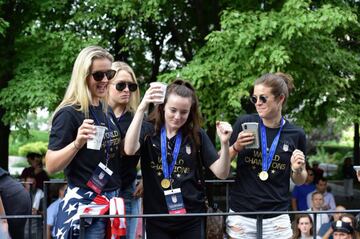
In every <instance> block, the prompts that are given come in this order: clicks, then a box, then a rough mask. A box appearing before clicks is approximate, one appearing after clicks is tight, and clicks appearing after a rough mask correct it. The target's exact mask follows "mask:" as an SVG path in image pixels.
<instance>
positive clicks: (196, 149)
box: [124, 80, 232, 239]
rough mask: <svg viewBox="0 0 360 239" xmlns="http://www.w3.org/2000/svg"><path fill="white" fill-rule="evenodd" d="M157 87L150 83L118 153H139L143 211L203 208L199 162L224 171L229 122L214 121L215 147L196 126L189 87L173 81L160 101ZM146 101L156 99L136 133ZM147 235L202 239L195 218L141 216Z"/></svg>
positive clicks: (196, 105) (201, 228)
mask: <svg viewBox="0 0 360 239" xmlns="http://www.w3.org/2000/svg"><path fill="white" fill-rule="evenodd" d="M163 93H164V92H163V90H162V88H161V87H159V86H156V85H151V86H150V88H149V89H148V90H147V91H146V93H145V95H144V98H143V100H142V101H141V103H140V105H139V107H138V109H137V111H136V113H135V116H134V119H133V121H132V122H131V124H130V127H129V129H128V131H127V134H126V136H125V144H124V151H125V153H126V154H129V155H133V154H135V153H137V152H138V153H139V154H140V156H141V169H142V175H143V185H144V214H159V213H160V214H164V213H169V214H179V213H198V212H205V202H204V189H203V187H202V186H201V183H199V180H200V175H199V173H201V170H202V168H201V166H200V165H201V164H200V160H201V161H202V162H203V164H202V165H204V166H205V167H208V168H209V169H210V170H211V171H212V172H213V173H214V174H215V175H216V176H217V177H219V178H222V179H225V178H226V177H227V176H228V174H229V170H230V158H229V142H228V140H229V137H230V134H231V132H232V129H231V126H230V124H228V123H226V122H217V124H216V127H217V134H218V136H219V138H220V143H221V151H220V153H219V155H218V153H217V151H216V149H215V147H214V146H213V144H212V143H211V141H210V139H209V137H208V136H207V134H206V133H205V131H204V130H203V129H201V128H200V113H199V102H198V99H197V97H196V93H195V89H194V87H193V86H192V85H191V84H190V83H189V82H187V81H184V80H175V81H173V82H172V83H171V84H170V85H169V86H168V87H167V90H166V95H165V100H164V101H162V99H163V97H162V96H163ZM149 103H156V104H157V106H156V107H155V109H154V111H153V112H152V113H151V115H150V116H149V121H150V124H148V126H147V127H145V128H144V130H143V131H141V126H142V125H145V124H143V118H144V113H145V111H146V110H147V107H148V105H149ZM146 234H147V238H149V239H155V238H156V239H174V238H177V239H189V238H199V239H203V238H204V221H203V218H201V217H166V218H149V219H147V220H146Z"/></svg>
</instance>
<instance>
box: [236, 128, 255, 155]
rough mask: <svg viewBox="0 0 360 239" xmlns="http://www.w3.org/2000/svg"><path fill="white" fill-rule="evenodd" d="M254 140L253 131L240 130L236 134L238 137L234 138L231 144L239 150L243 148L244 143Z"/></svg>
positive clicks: (247, 143)
mask: <svg viewBox="0 0 360 239" xmlns="http://www.w3.org/2000/svg"><path fill="white" fill-rule="evenodd" d="M254 140H255V135H254V133H252V132H245V131H241V132H240V133H239V134H238V137H237V139H236V142H235V143H234V144H233V147H235V149H236V150H237V151H241V150H243V149H244V147H245V146H246V145H250V144H252V143H253V142H254Z"/></svg>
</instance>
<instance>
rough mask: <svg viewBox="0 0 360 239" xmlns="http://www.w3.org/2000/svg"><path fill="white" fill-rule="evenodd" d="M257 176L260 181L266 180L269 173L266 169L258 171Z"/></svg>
mask: <svg viewBox="0 0 360 239" xmlns="http://www.w3.org/2000/svg"><path fill="white" fill-rule="evenodd" d="M259 178H260V179H261V181H266V180H267V179H268V178H269V174H268V173H267V172H266V171H261V172H260V173H259Z"/></svg>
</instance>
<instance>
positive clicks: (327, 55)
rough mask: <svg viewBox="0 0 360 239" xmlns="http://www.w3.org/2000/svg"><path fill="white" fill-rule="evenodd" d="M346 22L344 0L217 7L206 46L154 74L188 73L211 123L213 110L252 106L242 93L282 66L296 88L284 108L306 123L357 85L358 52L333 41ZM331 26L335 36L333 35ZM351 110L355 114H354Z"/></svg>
mask: <svg viewBox="0 0 360 239" xmlns="http://www.w3.org/2000/svg"><path fill="white" fill-rule="evenodd" d="M350 28H357V29H358V28H359V23H358V20H357V16H356V15H355V14H354V13H353V12H352V11H351V9H350V8H349V7H343V6H342V7H340V6H334V5H330V4H324V5H321V6H319V7H317V8H313V7H312V5H311V2H310V1H297V0H289V1H286V2H285V3H284V5H283V6H282V7H281V8H280V9H271V8H269V6H268V9H267V10H266V9H262V10H251V11H244V12H241V11H238V10H237V9H229V10H225V11H223V12H222V17H221V31H213V32H212V33H210V34H209V35H208V36H207V43H206V45H205V46H204V47H203V48H202V49H201V50H200V51H199V52H198V54H197V55H196V56H195V58H194V59H193V60H192V61H191V62H190V63H189V64H188V65H187V66H186V67H185V68H183V69H181V70H180V71H179V72H172V73H169V74H167V75H164V76H162V78H163V79H170V78H173V77H175V76H176V75H177V74H180V75H181V76H183V77H185V78H188V79H191V80H192V82H193V83H194V85H195V86H196V88H197V89H201V91H199V92H198V94H199V98H200V102H202V105H201V107H202V108H201V109H202V112H203V113H204V115H205V119H206V123H207V125H208V126H212V125H213V124H214V122H215V120H217V119H219V118H220V116H221V115H224V116H225V118H227V119H234V117H236V115H238V114H239V113H241V112H243V111H247V112H249V111H251V110H253V109H252V108H251V107H249V103H248V100H247V99H248V96H249V91H250V90H251V86H252V83H253V81H254V80H255V79H256V78H258V77H259V76H260V75H262V74H264V73H266V72H276V71H284V72H287V73H290V74H291V75H292V76H293V77H294V79H295V85H296V86H297V88H296V91H295V92H294V94H293V95H292V96H291V97H290V99H289V102H288V108H287V111H286V113H287V114H288V115H289V117H291V118H293V119H296V120H297V122H298V123H299V124H300V125H303V126H305V128H307V129H310V128H311V126H312V125H317V124H321V123H323V122H326V119H327V118H328V117H329V116H331V115H336V114H337V111H338V109H339V108H344V106H343V105H342V102H341V101H342V99H346V98H347V95H348V94H349V91H350V92H352V89H349V87H351V86H354V85H356V84H357V85H359V84H358V83H359V81H358V78H356V76H357V75H358V73H359V71H360V65H359V60H358V55H357V54H356V53H355V52H352V51H351V50H349V49H347V48H346V47H343V46H342V45H341V44H339V40H341V41H346V40H347V38H346V32H347V30H348V29H350ZM339 30H342V32H343V35H341V39H339V38H338V37H336V36H335V35H334V33H335V31H337V32H339ZM215 92H216V97H214V93H215ZM344 110H346V112H351V109H350V108H346V109H344ZM355 117H357V120H359V114H358V115H356V116H355Z"/></svg>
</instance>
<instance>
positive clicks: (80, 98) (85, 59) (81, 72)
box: [54, 46, 114, 118]
mask: <svg viewBox="0 0 360 239" xmlns="http://www.w3.org/2000/svg"><path fill="white" fill-rule="evenodd" d="M96 59H108V60H109V61H111V62H113V60H114V58H113V57H112V55H111V54H110V53H109V52H108V51H106V50H105V49H103V48H101V47H99V46H88V47H86V48H84V49H82V50H81V52H80V53H79V55H78V56H77V58H76V60H75V63H74V66H73V70H72V74H71V80H70V83H69V85H68V87H67V89H66V93H65V96H64V98H63V100H62V101H61V103H60V104H59V106H58V107H57V108H56V110H55V112H54V115H55V114H56V112H57V111H59V110H60V109H61V108H63V107H66V106H70V105H72V106H75V108H76V109H77V110H78V111H81V112H83V113H84V114H85V117H86V118H87V117H88V115H89V106H90V104H91V101H92V95H91V92H90V90H89V87H88V84H87V78H88V77H89V76H90V74H91V68H92V64H93V62H94V60H96ZM101 102H102V105H103V106H104V107H103V110H104V112H106V111H107V103H106V102H107V99H102V100H101Z"/></svg>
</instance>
